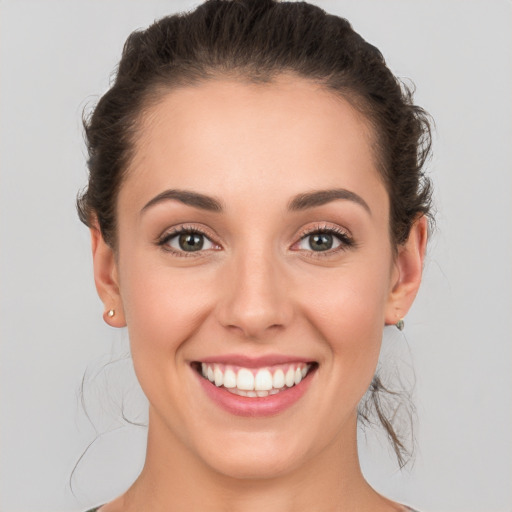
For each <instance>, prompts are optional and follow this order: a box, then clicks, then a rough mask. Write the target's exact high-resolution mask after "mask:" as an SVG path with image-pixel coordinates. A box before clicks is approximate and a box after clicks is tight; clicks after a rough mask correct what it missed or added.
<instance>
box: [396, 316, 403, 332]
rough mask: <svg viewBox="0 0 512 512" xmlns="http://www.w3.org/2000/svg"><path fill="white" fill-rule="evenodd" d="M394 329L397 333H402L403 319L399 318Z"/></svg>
mask: <svg viewBox="0 0 512 512" xmlns="http://www.w3.org/2000/svg"><path fill="white" fill-rule="evenodd" d="M395 327H396V328H397V329H398V330H399V331H403V330H404V327H405V322H404V319H403V318H400V320H398V322H397V323H396V324H395Z"/></svg>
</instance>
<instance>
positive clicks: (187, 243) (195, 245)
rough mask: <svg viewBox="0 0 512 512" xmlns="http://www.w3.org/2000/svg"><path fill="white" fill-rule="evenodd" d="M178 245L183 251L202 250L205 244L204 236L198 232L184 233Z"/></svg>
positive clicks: (179, 238)
mask: <svg viewBox="0 0 512 512" xmlns="http://www.w3.org/2000/svg"><path fill="white" fill-rule="evenodd" d="M178 245H179V246H180V249H181V250H182V251H187V252H192V251H200V250H201V249H202V248H203V246H204V236H203V235H199V234H198V233H184V234H182V235H180V236H179V237H178Z"/></svg>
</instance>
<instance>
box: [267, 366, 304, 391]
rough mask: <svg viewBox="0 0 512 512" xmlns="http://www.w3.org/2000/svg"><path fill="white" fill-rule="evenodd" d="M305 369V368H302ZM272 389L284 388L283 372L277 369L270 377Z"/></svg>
mask: <svg viewBox="0 0 512 512" xmlns="http://www.w3.org/2000/svg"><path fill="white" fill-rule="evenodd" d="M304 368H305V367H304ZM272 387H273V388H276V389H281V388H284V372H283V370H281V368H279V369H278V370H276V372H275V373H274V376H273V377H272Z"/></svg>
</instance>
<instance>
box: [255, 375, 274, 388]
mask: <svg viewBox="0 0 512 512" xmlns="http://www.w3.org/2000/svg"><path fill="white" fill-rule="evenodd" d="M254 389H255V390H256V391H270V390H271V389H272V374H271V373H270V372H269V371H268V370H258V373H257V374H256V379H255V382H254Z"/></svg>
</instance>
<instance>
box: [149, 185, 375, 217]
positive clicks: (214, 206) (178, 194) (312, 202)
mask: <svg viewBox="0 0 512 512" xmlns="http://www.w3.org/2000/svg"><path fill="white" fill-rule="evenodd" d="M339 199H341V200H346V201H352V202H354V203H356V204H358V205H360V206H362V207H363V208H364V209H365V210H366V211H367V212H368V213H369V214H370V215H371V213H372V212H371V210H370V207H369V206H368V204H367V203H366V201H365V200H364V199H363V198H362V197H361V196H359V195H357V194H356V193H355V192H351V191H350V190H346V189H344V188H335V189H328V190H315V191H313V192H307V193H305V194H299V195H297V196H295V197H294V198H293V199H292V200H291V201H290V203H289V204H288V209H289V210H291V211H302V210H307V209H308V208H315V207H316V206H322V205H324V204H327V203H330V202H331V201H336V200H339ZM169 200H175V201H180V202H181V203H183V204H186V205H188V206H193V207H195V208H200V209H201V210H207V211H210V212H222V211H223V208H222V204H221V202H220V201H219V200H218V199H215V198H214V197H210V196H207V195H205V194H199V193H198V192H190V191H188V190H176V189H169V190H164V191H163V192H161V193H160V194H158V195H157V196H155V197H154V198H153V199H151V200H150V201H149V202H148V203H146V204H145V205H144V207H143V208H142V210H141V214H142V213H144V212H145V211H146V210H147V209H148V208H151V207H152V206H154V205H156V204H159V203H161V202H163V201H169Z"/></svg>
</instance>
